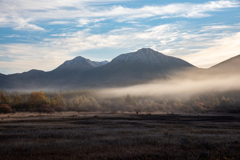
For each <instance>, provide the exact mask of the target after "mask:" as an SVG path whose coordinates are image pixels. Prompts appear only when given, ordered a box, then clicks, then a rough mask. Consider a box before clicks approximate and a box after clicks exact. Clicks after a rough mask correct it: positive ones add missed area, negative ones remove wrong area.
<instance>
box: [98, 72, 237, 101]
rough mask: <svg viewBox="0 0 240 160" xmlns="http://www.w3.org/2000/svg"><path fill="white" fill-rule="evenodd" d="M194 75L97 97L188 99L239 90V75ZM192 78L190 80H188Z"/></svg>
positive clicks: (105, 92)
mask: <svg viewBox="0 0 240 160" xmlns="http://www.w3.org/2000/svg"><path fill="white" fill-rule="evenodd" d="M194 74H195V73H191V71H190V72H184V73H183V75H185V78H179V79H178V78H172V79H169V80H154V81H151V82H149V83H146V84H139V85H133V86H128V87H116V88H108V89H101V90H99V91H97V95H98V96H100V97H102V98H114V97H115V98H116V97H122V96H124V95H127V94H130V95H132V96H147V97H154V98H157V97H162V96H163V97H168V98H176V97H179V98H180V97H181V98H184V97H188V96H192V95H195V94H203V93H208V92H223V91H229V90H234V89H240V83H239V80H240V75H233V74H231V75H229V74H226V75H222V74H221V75H210V74H208V75H195V76H193V75H194ZM190 77H192V78H190Z"/></svg>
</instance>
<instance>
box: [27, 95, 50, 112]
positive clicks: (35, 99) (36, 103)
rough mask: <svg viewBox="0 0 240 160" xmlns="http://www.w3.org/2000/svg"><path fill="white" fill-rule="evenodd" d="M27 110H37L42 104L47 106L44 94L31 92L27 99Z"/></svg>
mask: <svg viewBox="0 0 240 160" xmlns="http://www.w3.org/2000/svg"><path fill="white" fill-rule="evenodd" d="M27 101H28V105H29V108H38V107H40V106H41V105H43V104H49V103H50V102H49V101H48V99H47V97H46V96H45V94H44V93H43V92H42V91H41V92H32V93H31V94H30V96H29V97H28V99H27Z"/></svg>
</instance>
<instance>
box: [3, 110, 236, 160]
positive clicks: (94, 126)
mask: <svg viewBox="0 0 240 160" xmlns="http://www.w3.org/2000/svg"><path fill="white" fill-rule="evenodd" d="M239 150H240V115H221V116H219V115H200V116H198V115H167V114H162V115H160V114H158V115H157V114H155V115H136V114H103V113H79V114H78V113H77V112H65V113H55V114H52V115H48V114H41V115H40V114H37V113H16V114H13V115H12V114H9V115H0V157H1V159H7V160H11V159H22V160H23V159H24V160H28V159H35V160H38V159H39V160H40V159H49V160H53V159H182V160H185V159H214V160H217V159H219V160H222V159H235V160H237V159H240V152H239Z"/></svg>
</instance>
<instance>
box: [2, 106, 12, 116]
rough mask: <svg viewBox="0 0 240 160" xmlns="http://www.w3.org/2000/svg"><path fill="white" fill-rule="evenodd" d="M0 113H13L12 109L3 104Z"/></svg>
mask: <svg viewBox="0 0 240 160" xmlns="http://www.w3.org/2000/svg"><path fill="white" fill-rule="evenodd" d="M0 113H4V114H6V113H12V108H11V107H10V106H9V105H7V104H1V105H0Z"/></svg>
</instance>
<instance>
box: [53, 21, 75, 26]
mask: <svg viewBox="0 0 240 160" xmlns="http://www.w3.org/2000/svg"><path fill="white" fill-rule="evenodd" d="M69 23H71V22H69V21H53V22H50V23H49V24H50V25H55V24H69Z"/></svg>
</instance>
